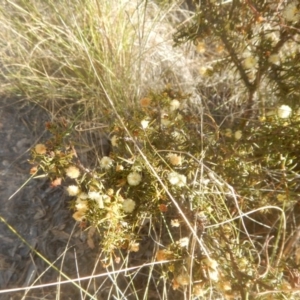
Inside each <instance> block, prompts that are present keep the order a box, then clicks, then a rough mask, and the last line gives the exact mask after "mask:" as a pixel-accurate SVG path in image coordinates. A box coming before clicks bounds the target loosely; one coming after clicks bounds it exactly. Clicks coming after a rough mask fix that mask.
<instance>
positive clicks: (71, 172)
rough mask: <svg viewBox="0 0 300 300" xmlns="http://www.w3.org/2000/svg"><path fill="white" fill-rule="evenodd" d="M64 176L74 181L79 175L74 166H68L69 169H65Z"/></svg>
mask: <svg viewBox="0 0 300 300" xmlns="http://www.w3.org/2000/svg"><path fill="white" fill-rule="evenodd" d="M66 174H67V176H68V177H70V178H72V179H76V178H78V177H79V175H80V171H79V169H78V168H77V167H75V166H70V167H69V168H67V169H66Z"/></svg>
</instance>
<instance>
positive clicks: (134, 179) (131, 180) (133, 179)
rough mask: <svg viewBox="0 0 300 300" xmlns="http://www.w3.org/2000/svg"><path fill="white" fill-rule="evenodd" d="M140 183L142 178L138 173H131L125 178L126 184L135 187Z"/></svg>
mask: <svg viewBox="0 0 300 300" xmlns="http://www.w3.org/2000/svg"><path fill="white" fill-rule="evenodd" d="M141 181H142V176H141V175H140V174H139V173H138V172H131V173H129V174H128V176H127V182H128V184H129V185H132V186H136V185H139V184H140V182H141Z"/></svg>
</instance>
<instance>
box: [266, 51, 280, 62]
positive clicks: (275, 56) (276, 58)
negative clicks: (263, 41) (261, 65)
mask: <svg viewBox="0 0 300 300" xmlns="http://www.w3.org/2000/svg"><path fill="white" fill-rule="evenodd" d="M268 62H269V63H271V64H275V65H278V64H279V63H280V57H279V55H278V54H277V53H274V54H271V55H270V56H269V58H268Z"/></svg>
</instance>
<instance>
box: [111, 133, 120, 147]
mask: <svg viewBox="0 0 300 300" xmlns="http://www.w3.org/2000/svg"><path fill="white" fill-rule="evenodd" d="M110 141H111V144H112V146H113V147H117V146H118V137H117V136H116V135H114V136H113V137H112V138H111V139H110Z"/></svg>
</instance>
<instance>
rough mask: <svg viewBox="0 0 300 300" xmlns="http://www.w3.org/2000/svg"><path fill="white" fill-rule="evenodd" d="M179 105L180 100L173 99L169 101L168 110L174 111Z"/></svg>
mask: <svg viewBox="0 0 300 300" xmlns="http://www.w3.org/2000/svg"><path fill="white" fill-rule="evenodd" d="M179 107H180V102H179V101H178V100H177V99H173V100H172V101H171V103H170V110H171V111H174V110H177V109H178V108H179Z"/></svg>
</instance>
